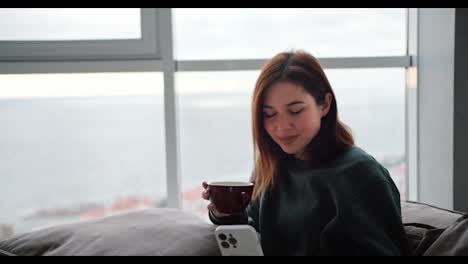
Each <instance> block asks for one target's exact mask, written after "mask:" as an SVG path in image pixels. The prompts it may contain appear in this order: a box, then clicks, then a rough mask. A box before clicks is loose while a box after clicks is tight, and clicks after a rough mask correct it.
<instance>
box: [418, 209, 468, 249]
mask: <svg viewBox="0 0 468 264" xmlns="http://www.w3.org/2000/svg"><path fill="white" fill-rule="evenodd" d="M424 256H468V214H466V215H464V216H463V217H460V218H459V219H458V220H457V221H456V222H455V223H453V224H452V225H450V226H449V227H448V228H446V229H445V230H444V231H443V232H442V234H441V235H440V236H439V237H438V238H437V240H436V241H434V243H432V244H431V246H430V248H429V249H428V250H427V251H426V252H425V253H424Z"/></svg>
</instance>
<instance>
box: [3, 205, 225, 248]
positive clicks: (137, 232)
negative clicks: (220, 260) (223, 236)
mask: <svg viewBox="0 0 468 264" xmlns="http://www.w3.org/2000/svg"><path fill="white" fill-rule="evenodd" d="M214 229H215V226H214V225H211V224H208V223H206V222H204V221H203V220H201V219H199V218H198V217H197V216H195V215H194V214H192V213H190V212H185V211H182V210H178V209H167V208H159V209H149V210H142V211H137V212H132V213H127V214H122V215H115V216H111V217H107V218H103V219H99V220H93V221H87V222H80V223H74V224H68V225H61V226H56V227H51V228H47V229H43V230H38V231H34V232H31V233H26V234H22V235H17V236H14V237H11V238H8V239H6V240H3V241H0V255H2V254H3V255H14V256H72V255H81V256H95V255H98V256H116V255H120V256H147V255H150V256H165V255H168V256H177V255H187V256H197V255H201V256H219V255H220V252H219V249H218V246H217V244H216V238H215V237H214Z"/></svg>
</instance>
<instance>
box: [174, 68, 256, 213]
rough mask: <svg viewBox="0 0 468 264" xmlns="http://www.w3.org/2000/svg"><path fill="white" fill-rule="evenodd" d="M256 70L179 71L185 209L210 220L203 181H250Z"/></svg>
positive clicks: (178, 85) (178, 84) (177, 77)
mask: <svg viewBox="0 0 468 264" xmlns="http://www.w3.org/2000/svg"><path fill="white" fill-rule="evenodd" d="M257 74H258V73H257V72H216V73H212V72H190V73H178V74H177V76H176V80H177V82H176V83H177V91H178V96H179V97H178V99H179V113H180V114H179V118H180V125H179V127H180V139H181V152H180V153H181V164H182V187H183V191H184V194H183V207H184V209H186V210H190V211H193V212H194V213H196V214H198V215H200V216H201V217H202V218H204V219H207V218H206V217H207V211H206V205H207V204H208V203H207V202H206V201H204V200H202V199H201V198H200V194H201V190H202V189H201V183H202V181H204V180H205V181H213V180H241V181H246V180H249V178H250V174H251V171H252V169H253V153H252V150H253V147H252V136H251V134H252V133H251V124H250V120H251V117H250V96H251V92H252V90H253V85H254V84H255V78H256V77H257Z"/></svg>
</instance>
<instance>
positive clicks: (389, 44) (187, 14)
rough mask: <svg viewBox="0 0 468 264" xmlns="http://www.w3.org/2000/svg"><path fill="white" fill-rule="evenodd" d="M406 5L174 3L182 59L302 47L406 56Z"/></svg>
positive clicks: (319, 53)
mask: <svg viewBox="0 0 468 264" xmlns="http://www.w3.org/2000/svg"><path fill="white" fill-rule="evenodd" d="M405 15H406V13H405V9H402V8H400V9H377V8H375V9H357V8H356V9H338V8H336V9H335V8H332V9H320V8H309V9H307V8H301V9H294V8H291V9H289V8H287V9H263V8H262V9H260V8H241V9H234V8H222V9H214V8H209V9H202V8H199V9H180V8H176V9H174V20H175V23H174V25H175V28H174V33H175V39H176V43H175V51H176V52H175V54H176V58H177V59H179V60H207V59H258V58H269V57H271V56H272V54H276V53H278V52H281V51H284V50H288V49H293V48H294V49H297V48H302V49H306V50H308V51H310V52H312V53H313V55H315V56H316V57H319V58H320V57H358V56H369V57H373V56H395V55H397V56H402V55H405V53H406V26H405Z"/></svg>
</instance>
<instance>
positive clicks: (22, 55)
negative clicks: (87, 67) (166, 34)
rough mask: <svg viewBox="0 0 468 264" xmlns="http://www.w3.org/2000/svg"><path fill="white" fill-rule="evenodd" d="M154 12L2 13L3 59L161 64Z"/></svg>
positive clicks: (8, 10)
mask: <svg viewBox="0 0 468 264" xmlns="http://www.w3.org/2000/svg"><path fill="white" fill-rule="evenodd" d="M158 17H159V15H158V12H157V10H154V9H138V8H127V9H112V8H108V9H99V8H96V9H93V8H86V9H74V8H60V9H47V8H45V9H38V8H28V9H16V8H6V9H2V10H0V60H5V61H38V60H39V61H53V60H62V61H63V60H109V59H112V60H116V59H157V58H160V50H159V49H160V47H159V45H158V43H157V38H158V33H159V31H158V30H157V29H158V28H157V27H156V28H155V25H157V24H158Z"/></svg>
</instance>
